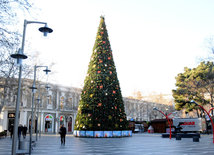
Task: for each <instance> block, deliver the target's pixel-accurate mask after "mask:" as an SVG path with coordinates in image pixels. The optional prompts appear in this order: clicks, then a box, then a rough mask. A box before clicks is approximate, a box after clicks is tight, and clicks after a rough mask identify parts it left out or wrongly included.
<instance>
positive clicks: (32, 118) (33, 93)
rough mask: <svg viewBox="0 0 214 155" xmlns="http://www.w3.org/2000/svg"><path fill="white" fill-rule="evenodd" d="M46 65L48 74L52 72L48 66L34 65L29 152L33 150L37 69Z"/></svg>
mask: <svg viewBox="0 0 214 155" xmlns="http://www.w3.org/2000/svg"><path fill="white" fill-rule="evenodd" d="M42 67H45V68H46V69H45V70H43V71H44V72H46V74H48V73H49V72H51V70H49V69H48V66H36V65H35V66H34V79H33V85H32V87H31V89H32V105H31V126H30V143H29V154H31V150H32V129H33V123H34V109H33V107H34V96H35V90H36V89H37V88H36V70H37V68H42Z"/></svg>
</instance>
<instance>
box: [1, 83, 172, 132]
mask: <svg viewBox="0 0 214 155" xmlns="http://www.w3.org/2000/svg"><path fill="white" fill-rule="evenodd" d="M14 86H15V85H14ZM30 86H32V81H30V80H23V84H22V93H21V103H20V116H19V124H21V125H23V126H24V125H26V126H27V127H28V129H29V128H30V125H31V115H32V91H31V89H29V87H30ZM45 86H46V85H45V84H44V83H42V84H41V83H40V84H39V83H38V84H37V87H38V88H37V92H36V93H35V100H34V108H33V109H34V110H33V111H34V113H33V114H34V116H35V117H34V122H33V127H34V129H33V131H36V129H38V131H39V132H41V133H47V134H48V133H58V131H59V128H60V125H62V124H64V125H65V127H66V128H67V132H68V133H72V132H73V130H74V123H75V118H76V114H77V109H78V103H79V100H80V96H81V89H79V88H73V87H63V86H59V85H54V84H51V85H49V86H50V89H49V90H48V91H47V89H46V88H45ZM16 89H17V88H16V87H15V88H14V89H10V90H13V91H12V92H9V93H8V95H7V97H6V99H5V101H4V102H5V105H4V107H3V109H2V111H1V113H0V131H2V130H8V129H9V128H10V126H11V125H13V124H14V119H15V104H16V91H14V90H16ZM2 100H3V99H2V98H1V101H2ZM123 100H124V106H125V111H126V115H127V119H128V120H135V121H150V120H153V119H156V118H163V116H162V115H161V114H160V113H158V112H157V111H154V110H153V107H157V108H158V109H160V110H162V111H167V112H171V111H173V110H174V109H173V106H172V105H171V106H170V105H164V104H157V103H153V102H146V101H143V100H137V99H130V98H123Z"/></svg>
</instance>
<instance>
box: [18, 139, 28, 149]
mask: <svg viewBox="0 0 214 155" xmlns="http://www.w3.org/2000/svg"><path fill="white" fill-rule="evenodd" d="M28 147H29V142H28V141H19V147H18V149H19V150H28Z"/></svg>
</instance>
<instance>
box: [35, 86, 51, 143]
mask: <svg viewBox="0 0 214 155" xmlns="http://www.w3.org/2000/svg"><path fill="white" fill-rule="evenodd" d="M42 85H45V88H46V91H47V92H48V90H49V89H50V87H49V86H48V84H40V85H39V88H38V98H37V106H38V109H37V129H36V141H37V139H38V132H39V136H40V137H41V113H40V116H39V110H40V106H41V105H40V101H41V98H40V88H41V87H40V86H42ZM38 122H39V123H38ZM38 124H39V127H38Z"/></svg>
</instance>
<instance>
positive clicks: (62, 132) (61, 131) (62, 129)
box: [59, 124, 66, 145]
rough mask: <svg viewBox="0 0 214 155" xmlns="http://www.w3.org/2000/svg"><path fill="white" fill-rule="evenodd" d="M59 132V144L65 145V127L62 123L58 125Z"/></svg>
mask: <svg viewBox="0 0 214 155" xmlns="http://www.w3.org/2000/svg"><path fill="white" fill-rule="evenodd" d="M59 134H60V137H61V145H65V136H66V128H65V127H64V124H62V126H61V127H60V129H59Z"/></svg>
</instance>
